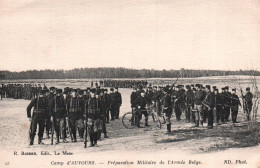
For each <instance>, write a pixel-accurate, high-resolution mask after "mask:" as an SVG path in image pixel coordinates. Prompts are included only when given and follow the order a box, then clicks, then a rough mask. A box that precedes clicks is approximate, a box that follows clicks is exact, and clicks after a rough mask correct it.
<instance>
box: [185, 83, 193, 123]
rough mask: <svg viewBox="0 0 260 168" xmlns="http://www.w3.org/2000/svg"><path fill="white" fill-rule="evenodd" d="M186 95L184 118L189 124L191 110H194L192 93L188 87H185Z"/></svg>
mask: <svg viewBox="0 0 260 168" xmlns="http://www.w3.org/2000/svg"><path fill="white" fill-rule="evenodd" d="M186 89H187V91H186V93H185V94H186V95H185V103H186V104H185V106H186V110H185V113H186V114H185V116H186V122H190V118H191V115H192V113H191V110H192V109H193V108H194V93H193V91H192V90H191V87H190V86H189V85H187V86H186Z"/></svg>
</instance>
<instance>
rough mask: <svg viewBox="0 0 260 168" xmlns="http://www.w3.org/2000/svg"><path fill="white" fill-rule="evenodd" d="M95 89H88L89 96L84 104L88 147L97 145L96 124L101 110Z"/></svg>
mask: <svg viewBox="0 0 260 168" xmlns="http://www.w3.org/2000/svg"><path fill="white" fill-rule="evenodd" d="M95 93H96V89H94V88H93V89H91V90H90V98H89V99H88V102H87V104H86V111H85V112H86V114H85V116H86V119H87V121H86V122H88V132H89V137H90V147H93V146H97V140H98V125H99V119H100V112H101V108H102V106H101V101H100V100H99V99H97V98H96V97H95Z"/></svg>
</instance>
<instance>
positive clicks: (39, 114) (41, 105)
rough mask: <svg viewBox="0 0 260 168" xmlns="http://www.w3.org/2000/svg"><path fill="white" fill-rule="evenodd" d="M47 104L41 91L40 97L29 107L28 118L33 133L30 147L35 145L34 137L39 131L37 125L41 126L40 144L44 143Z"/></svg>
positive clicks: (39, 133)
mask: <svg viewBox="0 0 260 168" xmlns="http://www.w3.org/2000/svg"><path fill="white" fill-rule="evenodd" d="M33 107H34V110H33V116H31V109H32V108H33ZM47 113H48V112H47V102H46V99H45V98H44V91H43V90H42V91H40V93H39V96H38V97H37V98H34V99H33V100H32V101H31V103H30V104H29V105H28V107H27V117H28V118H29V120H30V121H31V128H30V129H31V132H30V134H31V135H30V145H33V142H34V137H35V134H36V130H37V124H38V125H39V132H38V144H43V143H42V138H43V132H44V123H45V117H46V115H47Z"/></svg>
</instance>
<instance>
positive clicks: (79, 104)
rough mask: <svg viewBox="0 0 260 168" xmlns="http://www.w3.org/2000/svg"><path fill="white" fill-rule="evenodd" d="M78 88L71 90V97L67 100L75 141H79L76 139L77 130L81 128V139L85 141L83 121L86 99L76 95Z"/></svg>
mask: <svg viewBox="0 0 260 168" xmlns="http://www.w3.org/2000/svg"><path fill="white" fill-rule="evenodd" d="M76 92H77V90H75V89H73V90H72V91H71V97H70V98H68V100H67V103H66V105H67V110H68V117H69V122H70V126H71V132H72V135H73V140H72V141H73V142H77V139H76V130H77V128H78V129H79V136H80V140H81V141H83V134H84V121H83V112H84V100H83V98H82V97H78V96H76Z"/></svg>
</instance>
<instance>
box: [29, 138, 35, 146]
mask: <svg viewBox="0 0 260 168" xmlns="http://www.w3.org/2000/svg"><path fill="white" fill-rule="evenodd" d="M33 141H34V136H31V138H30V145H33Z"/></svg>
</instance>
